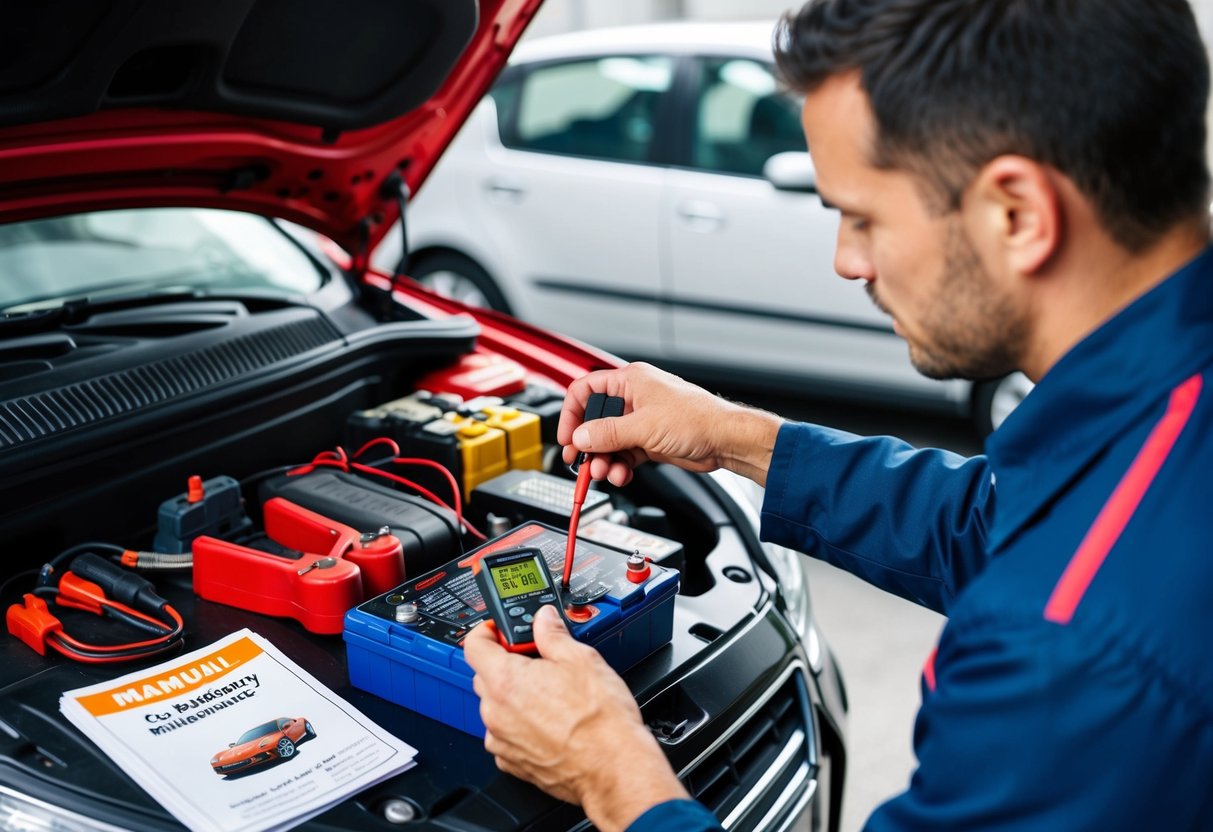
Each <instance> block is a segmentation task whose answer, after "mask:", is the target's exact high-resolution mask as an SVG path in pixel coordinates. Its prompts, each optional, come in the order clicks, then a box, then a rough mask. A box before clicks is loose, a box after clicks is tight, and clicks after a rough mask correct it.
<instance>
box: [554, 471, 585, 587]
mask: <svg viewBox="0 0 1213 832" xmlns="http://www.w3.org/2000/svg"><path fill="white" fill-rule="evenodd" d="M580 456H581V460H580V463H581V464H580V465H578V466H577V485H576V487H574V489H573V514H572V516H571V517H569V539H568V542H567V543H566V544H565V547H564V575H563V576H562V577H561V580H560V589H561V591H562V592H568V591H569V581H570V580H572V578H573V552H574V550H575V549H576V548H577V526H578V525H580V523H581V506H582V504H584V503H585V495H586V493H587V492H588V491H589V490H590V458H589V456H588V455H587V454H585V453H582V454H581V455H580Z"/></svg>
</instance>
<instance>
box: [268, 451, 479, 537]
mask: <svg viewBox="0 0 1213 832" xmlns="http://www.w3.org/2000/svg"><path fill="white" fill-rule="evenodd" d="M379 445H382V446H384V447H385V448H387V449H388V450H389V452H390V456H387V457H383V458H380V459H375V460H371V461H368V462H359V461H358V460H359V459H360V458H362V457H363V456H365V455H366V453H367V452H368V451H369V450H371V449H372V448H374V447H376V446H379ZM387 465H400V466H414V467H425V468H432V469H434V470H436V471H438V473H440V474H442V476H443V478H444V479H445V480H446V482H447V483H448V484H449V485H450V487H451V503H452V504H450V505H449V504H447V502H446V501H445V500H443V499H442V498H440V497H439V496H438V495H436V494H435V493H434V492H432V491H430V490H429V489H428V488H425V487H424V486H422V485H419V484H418V483H416V482H413V481H412V480H410V479H408V478H407V477H403V476H401V475H399V474H393V473H392V472H390V471H385V470H383V467H384V466H387ZM322 467H327V468H337V469H340V470H342V471H346V472H350V471H357V472H358V473H360V474H366V475H369V476H374V477H381V478H383V479H386V480H390V481H391V482H394V483H396V484H397V485H403V486H404V487H405V488H408V489H411V490H413V491H415V492H417V494H418V495H420V496H421V497H423V498H424V499H426V500H429V501H430V502H432V503H434V504H436V505H439V506H441V507H442V508H444V509H446V510H447V511H450V512H452V513H453V514H454V515H455V518H456V520H457V521H458V523H459V526H460V528H462V529H465V530H466V531H467V533H468V534H470V535H471V536H472V537H474V538H476V539H477V540H481V541H484V540H488V538H487V537H485V535H484V534H483V533H482V532H481V531H480V530H479V529H477V528H476V527H475V526H473V525H472V524H471V523H469V522H468V521H467V520H465V519H464V518H463V497H462V493H461V490H460V488H459V483H458V482H456V481H455V477H454V475H453V474H451V472H450V471H448V470H447V469H446V467H445V466H443V465H440V464H439V463H437V462H434V461H433V460H432V459H422V458H414V457H402V456H400V446H399V445H398V444H396V441H395V440H393V439H389V438H388V437H386V436H380V437H378V438H377V439H372V440H371V441H369V442H367V443H366V444H365V445H363V446H362V447H361V448H359V449H358V450H357V451H355V452H354V454H353V455H352V456H351V455H349V454H347V453H346V451H345V449H344V448H342V447H341V446H337V447H336V448H334V449H333V450H331V451H321V452H320V453H318V454H316V456H315V457H314V458H313V459H312V461H311V462H309V463H308V464H306V465H300V466H297V467H295V468H291V469H290V470H289V471H287V476H292V477H293V476H301V475H303V474H309V473H311V472H312V471H314V470H316V469H317V468H322Z"/></svg>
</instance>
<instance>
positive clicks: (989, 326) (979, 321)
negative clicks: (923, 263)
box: [866, 219, 1027, 380]
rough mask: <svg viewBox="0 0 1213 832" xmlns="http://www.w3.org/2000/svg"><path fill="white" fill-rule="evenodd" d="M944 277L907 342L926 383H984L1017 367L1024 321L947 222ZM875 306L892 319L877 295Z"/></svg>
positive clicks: (968, 243) (962, 235)
mask: <svg viewBox="0 0 1213 832" xmlns="http://www.w3.org/2000/svg"><path fill="white" fill-rule="evenodd" d="M944 246H945V255H946V256H945V261H944V269H945V272H944V275H943V277H942V278H941V279H940V281H939V290H938V292H937V294H936V296H935V297H934V298H933V299H932V301H931V303H930V305H929V306H928V307H927V309H926V312H925V315H924V317H923V320H922V322H921V324H920V325H919V327H918V330H919V331H920V332H922V333H925V338H926V339H928V342H927V343H924V342H923V340H919V339H915V340H910V339H908V338H907V343H908V344H909V349H910V363H911V364H913V365H914V369H916V370H918V372H920V373H922V375H924V376H926V377H927V378H933V379H941V380H943V379H957V378H959V379H971V380H982V379H990V378H999V377H1001V376H1004V375H1006V374H1007V373H1010V372H1012V371H1014V370H1015V369H1016V368H1017V362H1018V357H1019V356H1020V355H1021V354H1022V350H1023V345H1024V343H1025V341H1026V334H1027V322H1026V321H1025V320H1024V317H1023V315H1022V313H1020V312H1019V311H1018V310H1017V309H1016V307H1015V304H1014V303H1013V302H1012V300H1011V299H1010V298H1009V297H1008V296H1007V295H1006V294H1005V293H1003V292H1001V291H1000V290H999V288H998V286H997V285H996V283H995V282H994V280H993V278H992V277H991V276H990V274H989V272H987V271H986V269H985V266H984V265H983V264H982V262H981V257H980V255H978V253H977V249H976V248H974V246H973V243H972V241H971V240H970V239H969V237H968V235H967V234H966V233H965V231H964V229H963V228H962V227H961V225H960V221H959V219H955V220H952V221H950V222H949V223H948V226H947V229H946V231H945V238H944ZM866 288H867V291H868V295H869V296H870V297H871V298H872V302H873V303H875V304H876V307H877V308H878V309H880V310H881V311H883V312H885V313H886V314H891V313H890V310H888V309H887V308H886V307H885V306H884V304H883V303H882V302H881V301H880V299H879V298H878V297H877V296H876V293H875V289H874V286H873V284H870V283H869V284H868V285H867V287H866Z"/></svg>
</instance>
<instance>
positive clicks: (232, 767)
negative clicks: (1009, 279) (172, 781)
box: [211, 716, 316, 776]
mask: <svg viewBox="0 0 1213 832" xmlns="http://www.w3.org/2000/svg"><path fill="white" fill-rule="evenodd" d="M315 737H316V731H315V730H314V729H313V728H312V725H311V723H310V722H308V721H307V720H306V719H304V718H303V717H301V716H297V717H280V718H278V719H275V720H271V721H270V722H266V723H264V724H262V725H258V726H257V727H256V728H250V729H249V730H248V731H245V732H244V733H243V734H241V735H240V738H239V739H237V740H236V741H235V742H234V743H231V744H230V745H228V747H227V748H225V749H223V750H222V751H220V752H219V753H218V754H216V755H215V756H214V757H212V758H211V768H213V769H214V770H215V773H216V774H219V775H223V776H226V775H228V774H235V773H237V772H240V771H247V770H248V769H251V768H255V767H257V766H262V765H265V764H266V763H272V762H274V761H275V760H288V759H290V758H291V757H294V756H295V748H296V746H298V745H301V744H302V743H305V742H307V741H308V740H310V739H315Z"/></svg>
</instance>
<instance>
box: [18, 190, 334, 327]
mask: <svg viewBox="0 0 1213 832" xmlns="http://www.w3.org/2000/svg"><path fill="white" fill-rule="evenodd" d="M323 282H324V273H323V272H322V271H321V269H320V267H319V266H318V264H316V263H315V262H313V261H312V260H311V259H310V258H309V257H308V255H307V254H305V253H304V252H303V251H302V250H301V249H300V248H299V247H298V246H297V245H296V244H295V243H294V242H293V241H292V240H291V239H290V237H288V236H287V235H286V234H285V233H284V232H283V231H282V230H281V229H280V228H278V227H277V226H276V225H275V224H274V222H273V221H272V220H269V219H267V218H265V217H260V216H256V215H253V214H242V213H238V212H235V211H218V210H213V209H204V208H140V209H135V210H124V211H96V212H93V213H88V214H74V215H71V216H66V217H55V218H53V219H46V220H32V221H30V222H20V223H10V224H8V225H0V309H2V310H3V311H5V312H24V311H31V310H35V309H47V308H53V307H56V306H59V305H61V304H62V303H63V302H65V301H68V300H74V299H79V298H85V297H87V298H90V299H96V298H99V297H105V296H107V295H109V296H112V295H118V294H129V293H140V292H159V291H182V290H184V291H197V292H199V293H202V294H207V293H241V292H243V293H248V292H254V293H272V294H281V295H300V294H307V293H309V292H314V291H315V290H316V289H318V288H320V286H321V284H322V283H323Z"/></svg>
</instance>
